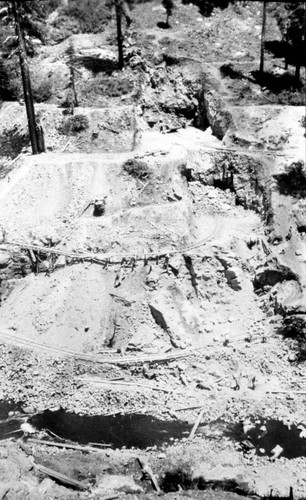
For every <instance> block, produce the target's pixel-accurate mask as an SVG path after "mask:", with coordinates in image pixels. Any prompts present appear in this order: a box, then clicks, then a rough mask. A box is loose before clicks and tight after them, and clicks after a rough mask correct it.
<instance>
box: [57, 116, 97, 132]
mask: <svg viewBox="0 0 306 500" xmlns="http://www.w3.org/2000/svg"><path fill="white" fill-rule="evenodd" d="M88 128H89V120H88V118H87V116H86V115H73V116H69V117H68V118H66V119H65V120H63V121H62V123H61V124H60V126H59V127H58V131H59V133H60V134H63V135H74V134H78V133H79V132H82V131H83V130H86V129H88Z"/></svg>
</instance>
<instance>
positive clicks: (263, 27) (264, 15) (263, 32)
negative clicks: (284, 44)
mask: <svg viewBox="0 0 306 500" xmlns="http://www.w3.org/2000/svg"><path fill="white" fill-rule="evenodd" d="M266 19H267V0H264V2H263V6H262V25H261V46H260V66H259V71H260V73H261V74H263V72H264V64H265V41H266Z"/></svg>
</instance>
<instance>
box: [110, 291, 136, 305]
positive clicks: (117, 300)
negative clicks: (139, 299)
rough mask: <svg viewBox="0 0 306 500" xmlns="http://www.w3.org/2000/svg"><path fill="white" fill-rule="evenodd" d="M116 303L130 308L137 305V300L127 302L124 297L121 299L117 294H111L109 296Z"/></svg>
mask: <svg viewBox="0 0 306 500" xmlns="http://www.w3.org/2000/svg"><path fill="white" fill-rule="evenodd" d="M109 295H110V296H111V297H112V298H113V299H114V300H115V301H116V302H119V303H120V304H122V305H124V306H127V307H130V306H131V305H132V304H134V303H135V300H132V301H131V300H127V299H125V298H124V297H121V296H120V295H116V294H115V293H110V294H109Z"/></svg>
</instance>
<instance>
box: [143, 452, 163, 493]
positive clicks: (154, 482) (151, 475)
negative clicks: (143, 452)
mask: <svg viewBox="0 0 306 500" xmlns="http://www.w3.org/2000/svg"><path fill="white" fill-rule="evenodd" d="M137 460H138V463H139V465H140V467H141V470H142V472H143V473H144V474H145V475H148V476H149V478H150V480H151V483H152V485H153V487H154V489H155V490H156V491H157V493H161V489H160V487H159V484H158V481H157V477H156V476H155V474H154V472H153V471H152V469H151V466H150V464H149V463H148V462H145V461H144V460H142V459H140V458H137Z"/></svg>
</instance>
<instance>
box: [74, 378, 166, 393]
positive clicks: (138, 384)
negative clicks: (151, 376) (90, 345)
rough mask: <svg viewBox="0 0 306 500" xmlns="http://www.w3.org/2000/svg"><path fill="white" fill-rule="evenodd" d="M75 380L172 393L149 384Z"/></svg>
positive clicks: (95, 379) (93, 379)
mask: <svg viewBox="0 0 306 500" xmlns="http://www.w3.org/2000/svg"><path fill="white" fill-rule="evenodd" d="M75 378H76V380H81V381H83V382H93V383H95V384H106V385H118V386H128V387H131V386H135V387H141V388H143V389H151V390H152V391H162V392H166V393H170V392H173V391H172V390H169V389H164V388H163V387H159V386H155V387H154V386H151V385H149V384H140V383H138V382H121V381H119V380H107V379H98V378H83V377H75Z"/></svg>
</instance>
